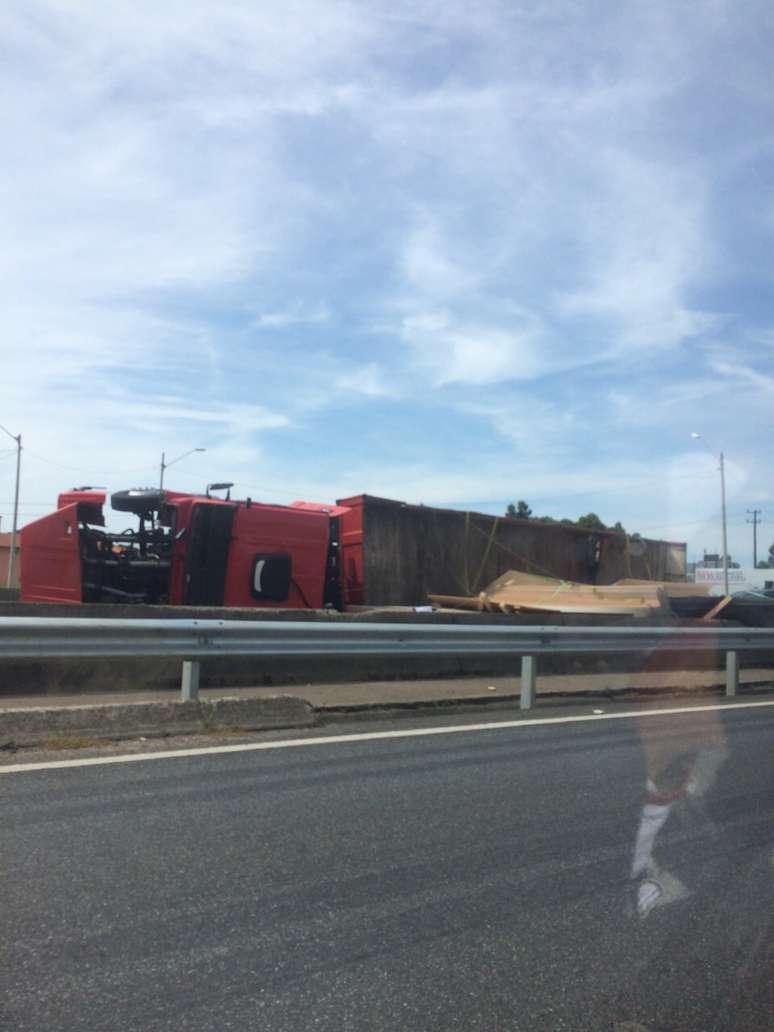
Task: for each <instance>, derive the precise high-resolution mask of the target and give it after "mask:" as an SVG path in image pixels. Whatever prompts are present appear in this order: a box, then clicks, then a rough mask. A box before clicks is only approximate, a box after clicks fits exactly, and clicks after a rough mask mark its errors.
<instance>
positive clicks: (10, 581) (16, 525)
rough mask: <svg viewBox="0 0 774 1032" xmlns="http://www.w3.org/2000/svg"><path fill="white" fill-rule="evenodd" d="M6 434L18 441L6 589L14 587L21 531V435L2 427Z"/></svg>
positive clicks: (0, 427)
mask: <svg viewBox="0 0 774 1032" xmlns="http://www.w3.org/2000/svg"><path fill="white" fill-rule="evenodd" d="M0 430H2V431H3V433H4V434H8V436H9V437H10V438H11V440H12V441H16V487H15V489H14V492H13V526H12V527H11V552H10V555H9V556H8V577H7V580H6V587H8V588H10V587H12V586H13V571H14V567H15V565H16V535H17V533H18V530H19V477H20V475H21V450H22V443H21V441H22V439H21V434H12V433H11V431H10V430H6V429H5V427H4V426H0Z"/></svg>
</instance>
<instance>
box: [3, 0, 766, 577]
mask: <svg viewBox="0 0 774 1032" xmlns="http://www.w3.org/2000/svg"><path fill="white" fill-rule="evenodd" d="M773 20H774V14H773V13H772V8H771V5H770V4H768V3H764V2H760V3H759V2H756V0H752V2H742V3H740V2H738V0H737V2H734V3H731V2H725V0H691V2H681V0H669V2H660V0H648V2H641V3H629V2H625V0H624V2H620V3H619V2H616V3H612V2H610V3H593V2H588V0H584V2H575V0H556V2H553V0H540V2H538V0H535V2H532V3H519V2H516V0H511V2H508V3H502V4H500V3H486V2H481V3H478V4H476V5H470V4H462V3H454V2H452V3H448V2H447V3H436V2H427V3H423V2H421V0H420V2H416V0H412V2H411V3H401V2H394V0H392V2H389V3H376V2H374V3H367V2H359V3H352V4H350V3H336V2H335V0H329V2H326V3H305V2H294V0H289V2H288V0H283V2H282V3H276V2H274V0H264V2H263V3H261V4H254V3H239V2H231V3H229V2H224V3H222V4H217V5H216V4H212V3H198V2H196V0H186V2H167V3H164V4H150V3H145V2H142V0H140V2H137V0H134V2H132V3H124V2H121V0H112V2H111V3H110V4H103V5H98V4H91V3H90V4H86V3H71V2H68V0H58V2H50V3H39V2H38V3H36V2H34V0H33V2H30V0H25V2H13V0H10V2H8V3H6V4H4V5H3V8H2V11H0V41H1V42H0V48H1V53H0V58H1V59H0V76H2V80H3V81H2V91H0V110H1V111H2V126H3V135H4V152H5V156H6V160H5V161H4V162H3V164H2V167H1V168H0V213H2V219H3V224H4V232H3V239H4V240H5V244H6V246H5V248H4V250H3V252H2V259H1V260H2V266H3V268H2V276H0V293H1V294H2V303H3V311H4V320H3V324H4V325H3V333H2V344H1V345H0V346H1V347H2V350H3V377H2V395H1V396H0V422H1V423H2V424H3V425H5V426H7V427H8V428H9V429H11V430H12V431H13V432H14V433H17V432H21V433H22V434H23V435H24V443H25V452H24V467H23V480H22V504H21V511H22V513H23V519H24V520H25V521H26V520H28V519H30V518H33V516H34V515H35V514H39V513H43V512H45V511H47V509H48V508H50V507H52V506H53V503H54V501H55V498H56V494H57V492H58V491H59V490H60V489H65V488H69V487H72V486H73V485H74V484H77V483H92V484H94V483H97V484H104V485H105V486H107V487H108V488H109V489H110V490H116V489H119V488H124V487H131V486H138V485H143V484H148V483H153V482H154V481H155V480H156V478H157V476H158V462H159V458H160V453H161V451H162V449H163V450H165V451H166V453H167V457H168V458H173V457H175V456H176V455H178V454H181V453H183V452H185V451H187V450H188V449H189V448H192V447H195V446H200V447H206V449H207V451H206V453H204V454H196V455H193V456H191V457H189V458H188V459H186V460H185V461H181V462H180V463H179V464H177V465H176V466H175V467H173V468H172V469H170V470H169V472H168V474H167V484H168V486H170V487H173V488H176V489H180V490H198V489H200V488H201V487H202V486H203V484H204V483H205V482H206V481H208V480H216V479H233V480H234V481H235V482H236V485H237V487H236V491H237V493H238V494H240V495H242V494H251V495H252V496H253V497H255V498H259V499H262V500H265V501H291V500H293V499H295V498H310V499H315V500H320V501H327V500H330V499H333V498H336V497H342V496H346V495H348V494H353V493H359V492H363V491H366V492H370V493H373V494H381V495H386V496H390V497H397V498H402V499H405V500H408V501H413V502H425V503H427V504H438V505H450V506H454V507H460V508H468V507H469V508H474V509H478V510H482V511H488V512H499V511H502V510H503V509H504V506H505V505H506V504H507V503H508V502H509V501H514V500H516V499H518V498H525V499H527V500H528V501H529V503H530V504H531V505H532V506H533V508H534V509H535V510H536V512H538V513H541V514H542V513H546V514H550V515H554V516H558V517H561V516H571V517H574V516H577V515H579V514H581V513H584V512H588V511H589V510H594V511H596V512H598V513H599V515H600V516H601V517H602V518H603V519H604V520H606V521H608V522H610V523H612V522H614V521H615V520H618V519H620V520H622V521H623V523H624V524H625V525H626V526H627V528H629V529H631V530H640V531H642V532H643V533H646V534H648V535H650V536H663V537H667V538H670V539H673V540H685V541H687V542H688V543H689V552H690V554H691V555H694V554H696V553H701V551H702V549H703V548H707V549H708V550H719V546H720V534H719V500H720V496H719V479H718V474H717V457H716V454H715V453H716V452H718V451H719V450H720V449H723V450H724V451H725V452H726V455H727V463H728V492H729V519H730V543H731V550H732V552H733V553H734V554H735V555H736V556H737V557H738V558H741V559H749V557H750V553H751V533H750V527H749V526H747V525H746V522H745V520H746V510H747V509H748V508H753V507H755V508H760V509H762V510H763V520H764V522H763V525H762V528H761V540H762V542H764V543H765V545H766V546H768V544H769V542H771V541H772V540H774V483H773V482H772V473H773V472H774V460H773V459H772V455H771V447H770V441H771V437H770V427H771V411H772V401H774V291H772V278H773V276H774V247H772V243H774V239H773V238H774V118H773V116H774V62H772V61H771V52H772V43H774V25H773V24H772V22H773ZM692 431H697V432H700V433H701V434H702V438H701V439H700V440H699V441H696V440H693V439H692V438H691V436H690V435H691V432H692ZM5 443H7V446H8V448H11V447H12V442H11V441H6V442H5ZM4 448H5V444H4V443H0V514H1V515H2V526H3V529H7V528H8V526H9V524H10V512H11V505H10V502H11V498H12V488H13V456H12V454H11V452H10V451H5V450H3V449H4ZM2 485H4V487H3V486H2ZM764 551H765V549H764Z"/></svg>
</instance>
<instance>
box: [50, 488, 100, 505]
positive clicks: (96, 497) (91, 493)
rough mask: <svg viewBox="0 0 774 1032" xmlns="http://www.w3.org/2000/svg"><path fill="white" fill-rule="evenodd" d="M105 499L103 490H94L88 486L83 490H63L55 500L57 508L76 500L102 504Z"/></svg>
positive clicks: (88, 503)
mask: <svg viewBox="0 0 774 1032" xmlns="http://www.w3.org/2000/svg"><path fill="white" fill-rule="evenodd" d="M106 499H107V494H106V492H105V491H96V490H94V489H93V488H88V489H86V490H85V491H63V492H62V493H61V494H60V495H59V498H58V499H57V502H56V507H57V509H64V508H65V507H66V506H68V505H74V504H75V503H76V502H86V504H87V505H104V504H105V501H106Z"/></svg>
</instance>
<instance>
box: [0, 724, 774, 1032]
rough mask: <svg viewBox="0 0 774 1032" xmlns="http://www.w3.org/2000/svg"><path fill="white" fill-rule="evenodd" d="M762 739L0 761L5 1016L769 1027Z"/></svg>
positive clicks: (360, 1025) (552, 741)
mask: <svg viewBox="0 0 774 1032" xmlns="http://www.w3.org/2000/svg"><path fill="white" fill-rule="evenodd" d="M396 726H400V725H396ZM347 730H350V728H348V729H347ZM351 730H352V731H354V730H355V729H354V728H351ZM368 730H370V731H373V730H374V725H373V724H369V725H368ZM773 740H774V708H772V709H768V708H766V709H757V710H734V711H726V712H724V713H721V714H720V715H718V714H715V713H711V714H699V713H696V714H687V715H674V716H670V717H650V718H647V719H631V720H629V719H624V720H621V719H618V720H610V721H609V722H608V721H603V722H600V723H596V724H582V723H581V724H560V725H539V724H535V725H534V726H529V727H521V728H511V729H498V730H495V731H487V732H470V733H467V732H466V733H461V734H452V735H439V736H434V737H417V738H408V739H406V738H404V739H389V740H380V741H367V742H351V743H346V744H341V743H337V744H330V745H317V746H309V747H304V748H292V749H277V750H272V751H268V752H251V753H236V754H231V755H222V754H221V755H216V756H206V757H195V758H189V759H185V758H176V759H166V760H155V761H148V762H140V763H131V764H122V765H115V766H104V767H84V768H76V769H67V770H54V771H39V772H25V773H23V774H11V775H4V776H0V798H1V800H2V814H3V830H2V835H1V836H0V852H1V853H2V872H3V873H2V898H1V899H0V904H1V906H0V914H2V932H3V934H2V942H1V946H0V948H1V949H2V957H0V978H1V979H2V990H3V1003H2V1012H0V1015H1V1019H0V1024H2V1027H3V1028H4V1029H8V1030H9V1032H10V1030H13V1032H25V1030H35V1032H55V1030H62V1032H64V1030H67V1032H77V1030H81V1029H84V1030H85V1029H90V1030H91V1029H93V1030H100V1032H107V1030H110V1032H125V1030H130V1029H131V1030H138V1032H139V1030H143V1032H155V1030H162V1029H170V1030H173V1029H174V1030H175V1032H180V1030H196V1032H203V1030H210V1029H212V1030H226V1029H236V1030H239V1032H243V1030H252V1029H260V1030H269V1032H274V1030H277V1032H280V1030H282V1032H285V1030H287V1032H291V1030H292V1032H298V1030H306V1029H319V1030H331V1032H346V1030H352V1032H363V1030H370V1029H378V1030H404V1029H408V1030H418V1032H432V1030H438V1032H451V1030H465V1032H471V1030H482V1032H484V1030H485V1032H515V1030H535V1029H538V1030H543V1029H545V1030H551V1032H553V1030H561V1029H571V1030H586V1029H588V1030H594V1032H597V1030H604V1029H616V1028H618V1029H621V1030H627V1029H628V1030H631V1032H633V1030H634V1029H639V1028H641V1027H644V1028H647V1029H650V1030H658V1032H661V1030H670V1032H673V1030H678V1029H680V1030H683V1029H685V1030H691V1032H697V1030H703V1032H714V1030H721V1029H723V1030H725V1029H740V1030H742V1029H744V1030H745V1032H749V1030H755V1029H761V1030H763V1029H770V1028H772V1027H774V995H773V991H772V978H773V976H774V967H773V966H772V961H774V935H773V934H772V932H773V930H774V928H773V926H772V913H773V909H774V898H773V895H774V894H773V889H774V881H773V879H772V874H773V873H774V868H773V867H772V859H771V857H772V846H773V845H774V780H773V778H774V750H773V749H772V741H773ZM697 756H699V757H710V760H711V762H709V763H708V764H704V765H702V762H701V761H698V764H696V763H694V760H695V758H696V757H697ZM723 756H726V757H727V758H726V759H725V762H723V763H722V765H720V766H718V764H719V762H720V760H719V759H718V758H720V759H722V757H723ZM713 757H714V760H712V758H713ZM707 771H709V772H710V773H709V774H707ZM649 772H650V773H651V774H654V772H657V780H658V785H657V786H656V787H657V788H658V790H659V792H660V793H661V794H662V796H663V797H664V798H666V797H667V796H670V799H671V797H674V796H675V795H677V801H676V802H675V803H674V804H672V810H671V811H670V812H669V816H668V819H667V821H666V823H665V824H664V826H663V828H662V829H661V830H660V832H659V834H658V836H657V839H656V842H655V847H654V851H653V862H654V863H656V862H657V868H656V869H657V870H658V871H659V872H661V873H660V874H659V877H660V878H661V882H660V886H661V889H662V890H663V892H662V896H661V897H660V901H659V904H657V905H656V906H654V908H653V909H651V910H649V911H647V912H645V913H643V912H642V911H643V908H642V906H640V909H638V905H637V904H638V901H640V903H641V902H642V896H641V894H638V892H640V890H641V886H642V882H641V880H640V881H636V880H632V879H631V878H630V869H631V865H632V857H633V852H634V846H635V838H636V836H637V833H638V827H639V826H640V817H641V813H642V807H643V786H644V783H645V779H646V776H647V775H648V773H649ZM686 772H688V773H687V774H686ZM715 773H716V777H715V780H714V781H713V779H712V778H713V775H714V774H715ZM686 777H689V778H690V779H692V780H690V781H689V784H690V785H691V787H692V788H695V789H696V792H695V794H694V795H693V796H692V797H690V792H689V793H688V794H686V793H682V794H680V793H679V788H680V787H681V786H682V785H684V784H685V780H686ZM702 778H704V780H703V781H702ZM697 786H698V787H697ZM702 789H706V791H705V792H704V794H703V795H702V794H701V790H702ZM689 797H690V798H692V799H693V801H692V802H688V799H689ZM664 805H667V804H664ZM664 871H667V872H668V875H666V876H664V875H663V872H664ZM676 885H677V886H679V887H680V891H677V890H676V889H675V886H676ZM670 886H671V888H670ZM646 895H647V894H646ZM672 895H674V896H676V897H680V898H675V899H674V900H671V899H670V896H672ZM627 1022H628V1023H633V1022H637V1023H639V1024H627Z"/></svg>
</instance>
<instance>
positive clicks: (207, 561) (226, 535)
mask: <svg viewBox="0 0 774 1032" xmlns="http://www.w3.org/2000/svg"><path fill="white" fill-rule="evenodd" d="M235 511H236V506H235V505H219V504H218V505H207V504H206V503H200V504H198V505H194V507H193V512H192V515H191V524H190V531H189V534H190V536H189V539H188V547H187V548H186V564H185V594H184V598H183V604H184V605H187V606H222V605H223V594H224V588H225V584H226V566H227V564H228V552H229V545H230V543H231V528H232V525H233V523H234V513H235Z"/></svg>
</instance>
